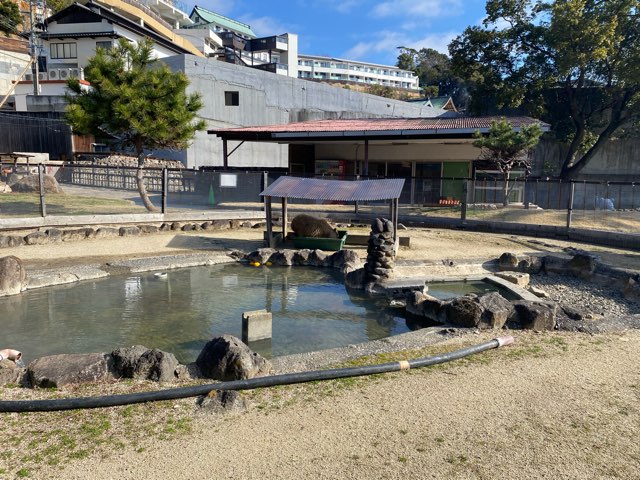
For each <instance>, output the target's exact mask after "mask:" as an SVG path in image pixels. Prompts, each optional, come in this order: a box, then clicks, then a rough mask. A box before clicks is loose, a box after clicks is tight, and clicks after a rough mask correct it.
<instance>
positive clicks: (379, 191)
mask: <svg viewBox="0 0 640 480" xmlns="http://www.w3.org/2000/svg"><path fill="white" fill-rule="evenodd" d="M403 186H404V178H393V179H384V180H359V181H346V180H324V179H318V178H299V177H280V178H278V179H277V180H276V181H275V182H273V183H272V184H271V185H269V186H268V187H267V188H266V189H265V190H264V192H262V193H261V194H260V195H262V196H265V197H277V198H302V199H307V200H324V201H336V202H367V201H376V200H389V199H394V198H400V194H401V193H402V187H403Z"/></svg>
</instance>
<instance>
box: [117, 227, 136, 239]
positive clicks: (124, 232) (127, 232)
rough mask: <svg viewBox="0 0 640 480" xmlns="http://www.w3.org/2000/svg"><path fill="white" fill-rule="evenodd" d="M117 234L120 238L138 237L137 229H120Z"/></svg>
mask: <svg viewBox="0 0 640 480" xmlns="http://www.w3.org/2000/svg"><path fill="white" fill-rule="evenodd" d="M118 233H119V234H120V236H121V237H134V236H138V235H140V229H139V228H138V227H120V228H119V229H118Z"/></svg>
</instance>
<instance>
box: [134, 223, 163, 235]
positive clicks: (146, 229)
mask: <svg viewBox="0 0 640 480" xmlns="http://www.w3.org/2000/svg"><path fill="white" fill-rule="evenodd" d="M138 228H139V229H140V233H146V234H149V233H158V232H159V231H160V228H158V227H157V226H155V225H138Z"/></svg>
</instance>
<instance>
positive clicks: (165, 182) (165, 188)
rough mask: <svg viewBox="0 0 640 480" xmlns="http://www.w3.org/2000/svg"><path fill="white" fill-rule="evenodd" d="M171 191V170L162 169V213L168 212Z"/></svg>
mask: <svg viewBox="0 0 640 480" xmlns="http://www.w3.org/2000/svg"><path fill="white" fill-rule="evenodd" d="M168 193H169V170H167V168H166V167H165V168H163V169H162V213H167V195H168Z"/></svg>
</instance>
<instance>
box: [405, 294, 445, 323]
mask: <svg viewBox="0 0 640 480" xmlns="http://www.w3.org/2000/svg"><path fill="white" fill-rule="evenodd" d="M406 304H407V306H406V308H407V312H409V313H411V314H412V315H416V316H419V317H426V318H428V319H429V320H433V321H435V322H443V321H444V320H445V318H444V315H445V312H444V310H443V306H444V305H445V302H443V301H442V300H440V299H438V298H436V297H432V296H431V295H427V294H425V293H422V292H418V291H414V292H410V293H408V294H407V296H406Z"/></svg>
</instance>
